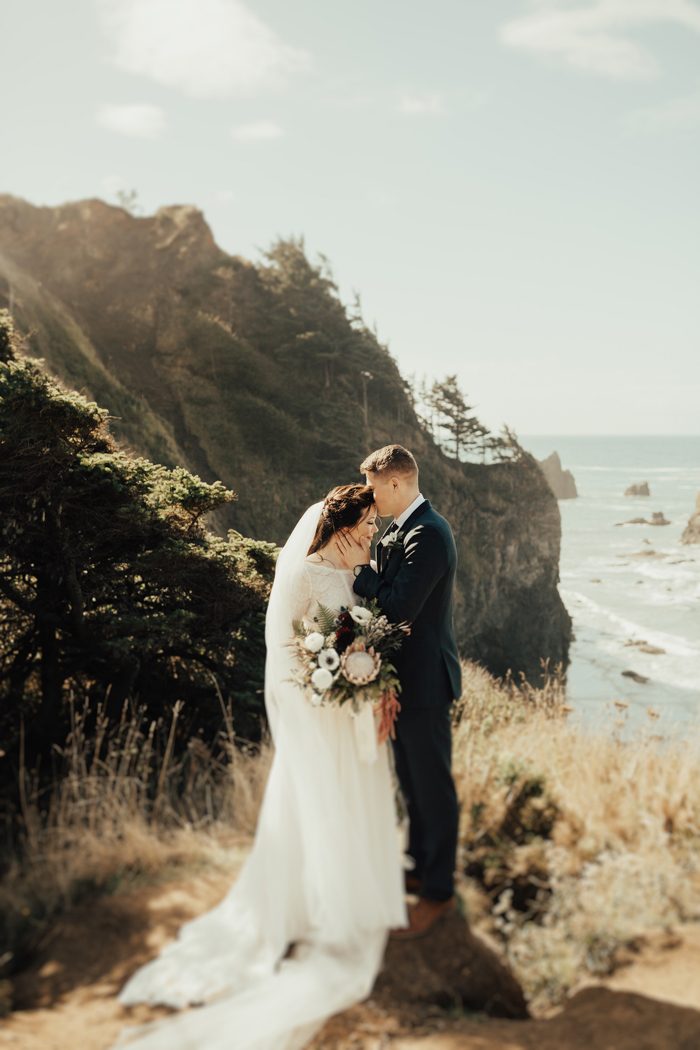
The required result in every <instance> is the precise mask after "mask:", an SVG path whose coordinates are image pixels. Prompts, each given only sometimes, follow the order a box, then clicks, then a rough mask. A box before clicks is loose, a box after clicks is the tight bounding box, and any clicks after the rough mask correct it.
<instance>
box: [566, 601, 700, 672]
mask: <svg viewBox="0 0 700 1050" xmlns="http://www.w3.org/2000/svg"><path fill="white" fill-rule="evenodd" d="M561 596H562V598H563V600H564V603H565V605H566V606H567V608H568V610H569V612H570V613H571V616H572V618H573V620H574V629H575V624H576V620H577V619H578V620H583V622H585V623H586V624H587V625H588V626H591V627H596V628H599V629H600V627H601V626H602V624H607V625H609V627H610V628H611V629H612V630H613V633H614V635H616V636H617V637H618V638H620V639H624V640H627V639H629V638H637V639H640V638H644V639H645V640H646V641H647V642H649V643H650V644H651V645H657V646H659V647H660V648H662V649H665V650H666V654H669V655H674V656H684V657H690V658H691V659H693V658H694V659H697V660H698V661H699V662H700V645H698V644H696V643H694V642H692V641H691V640H690V639H689V638H686V637H684V636H683V635H677V634H671V633H669V632H668V631H659V630H656V629H654V628H650V627H648V626H645V625H644V624H640V623H635V621H634V620H629V619H627V618H626V617H624V616H620V614H619V613H616V612H614V611H613V610H612V609H609V608H607V607H606V606H604V605H601V604H600V603H599V602H596V601H594V600H593V599H592V598H589V597H588V595H586V594H583V593H582V592H581V591H569V590H566V589H565V588H562V589H561ZM626 651H629V650H626ZM695 681H696V683H700V677H699V678H696V680H695Z"/></svg>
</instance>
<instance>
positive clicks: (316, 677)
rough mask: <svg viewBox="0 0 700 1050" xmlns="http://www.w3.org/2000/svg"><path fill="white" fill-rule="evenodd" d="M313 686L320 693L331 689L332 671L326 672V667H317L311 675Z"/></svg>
mask: <svg viewBox="0 0 700 1050" xmlns="http://www.w3.org/2000/svg"><path fill="white" fill-rule="evenodd" d="M311 684H312V686H313V687H314V689H317V690H318V692H319V693H322V692H323V691H324V690H325V689H330V687H331V686H332V685H333V675H332V674H331V672H330V671H328V670H326V668H325V667H317V668H316V670H315V671H314V673H313V674H312V675H311Z"/></svg>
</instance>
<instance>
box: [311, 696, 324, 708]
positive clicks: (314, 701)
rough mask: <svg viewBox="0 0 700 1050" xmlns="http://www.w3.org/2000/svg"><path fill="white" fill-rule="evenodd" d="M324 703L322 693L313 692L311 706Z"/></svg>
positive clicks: (318, 705)
mask: <svg viewBox="0 0 700 1050" xmlns="http://www.w3.org/2000/svg"><path fill="white" fill-rule="evenodd" d="M322 703H323V697H322V696H321V694H320V693H312V694H311V706H312V707H320V706H321V704H322Z"/></svg>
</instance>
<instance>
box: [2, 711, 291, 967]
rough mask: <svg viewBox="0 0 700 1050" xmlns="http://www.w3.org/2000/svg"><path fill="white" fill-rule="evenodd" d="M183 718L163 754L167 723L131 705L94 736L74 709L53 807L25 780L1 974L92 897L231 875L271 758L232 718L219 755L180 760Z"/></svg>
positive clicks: (201, 749) (5, 909)
mask: <svg viewBox="0 0 700 1050" xmlns="http://www.w3.org/2000/svg"><path fill="white" fill-rule="evenodd" d="M178 714H179V711H178V710H177V709H176V711H175V713H174V716H173V720H172V722H171V724H170V726H169V731H168V734H167V738H166V740H167V742H166V745H165V748H164V750H163V751H162V752H161V750H159V747H158V745H157V739H158V738H159V734H158V732H157V729H158V727H157V726H156V724H155V723H151V724H150V725H148V726H147V727H146V728H145V729H144V723H143V719H142V716H141V713H140V712H138V711H134V710H132V709H128V708H125V709H124V712H123V715H122V719H121V721H120V723H119V725H117V726H116V727H112V728H111V729H110V728H109V726H108V723H107V719H106V718H105V716H104V713H103V712H100V713H98V716H97V721H96V725H95V726H94V727H93V729H92V730H91V731H90V733H89V734H88V733H87V731H86V720H85V716H84V714H83V713H78V712H74V714H73V720H72V732H71V734H70V737H69V741H68V745H67V747H66V749H65V751H64V752H63V754H62V756H61V757H62V761H63V772H62V775H61V776H60V778H59V779H57V780H56V782H55V783H54V785H53V788H52V790H51V792H50V797H49V799H48V801H44V802H42V801H41V795H40V791H39V788H38V786H37V782H36V778H34V777H32V776H31V775H30V774H29V773H28V772H27V771H22V774H21V796H22V814H21V816H22V836H21V841H20V844H19V849H18V851H17V854H16V856H15V857H14V858H13V859H12V860H11V861H10V863H9V865H8V867H7V869H6V871H5V873H4V875H3V878H2V881H1V882H0V944H1V945H2V948H1V949H0V971H1V969H2V967H3V966H4V967H6V968H7V969H10V970H11V969H12V968H14V966H16V965H17V964H19V963H21V962H22V960H23V958H24V957H25V956H26V955H27V954H29V953H31V951H32V949H33V948H34V947H35V946H36V944H37V942H38V941H39V939H40V938H41V935H42V933H43V932H44V930H45V929H46V927H47V925H48V924H49V923H50V922H51V920H52V919H53V918H55V917H56V916H57V915H58V914H60V913H61V912H62V911H63V910H65V908H66V907H68V906H69V905H71V904H72V903H75V902H76V901H77V900H79V899H81V898H83V897H85V896H86V895H87V894H90V893H102V892H112V891H114V890H115V889H116V888H117V887H118V886H123V885H124V884H125V883H126V884H132V883H134V882H135V881H139V880H143V879H154V878H157V879H162V878H165V877H167V876H168V875H169V874H172V873H173V870H174V869H177V870H178V871H180V872H181V871H182V869H183V868H197V867H201V866H207V867H209V868H211V867H216V868H221V869H225V868H226V867H228V866H229V865H230V863H231V857H232V851H235V848H236V846H237V844H240V841H241V840H242V839H244V840H246V841H247V839H248V837H249V836H250V835H251V834H252V832H253V830H254V828H255V823H256V820H257V813H258V809H259V806H260V802H261V799H262V794H263V790H264V784H265V781H266V779H267V773H268V768H269V763H270V757H271V748H270V746H269V744H264V745H263V746H262V747H261V748H260V749H259V750H258V751H257V752H252V751H250V750H244V749H241V748H240V747H236V746H235V744H236V742H235V739H234V737H233V730H232V725H231V721H230V718H229V717H228V715H226V717H225V718H224V740H223V745H222V747H221V749H220V750H219V752H218V753H217V754H215V753H214V752H213V751H212V750H211V749H210V748H208V747H207V746H205V745H204V744H203V743H202V742H201V741H200V740H199V739H193V740H191V741H190V744H189V747H188V748H187V751H186V753H185V754H184V755H182V756H180V757H178V758H174V757H173V746H172V742H173V739H174V733H175V728H176V721H177V718H178Z"/></svg>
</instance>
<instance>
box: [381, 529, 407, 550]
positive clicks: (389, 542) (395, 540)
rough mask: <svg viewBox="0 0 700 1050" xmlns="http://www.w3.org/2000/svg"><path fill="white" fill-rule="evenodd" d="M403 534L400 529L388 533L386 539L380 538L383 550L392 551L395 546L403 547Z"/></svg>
mask: <svg viewBox="0 0 700 1050" xmlns="http://www.w3.org/2000/svg"><path fill="white" fill-rule="evenodd" d="M403 535H404V534H403V532H402V531H401V529H398V530H397V531H396V532H392V533H390V534H389V535H388V536H387V537H386V539H383V540H382V547H383V548H384V550H385V551H392V550H393V549H394V548H395V547H403Z"/></svg>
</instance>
